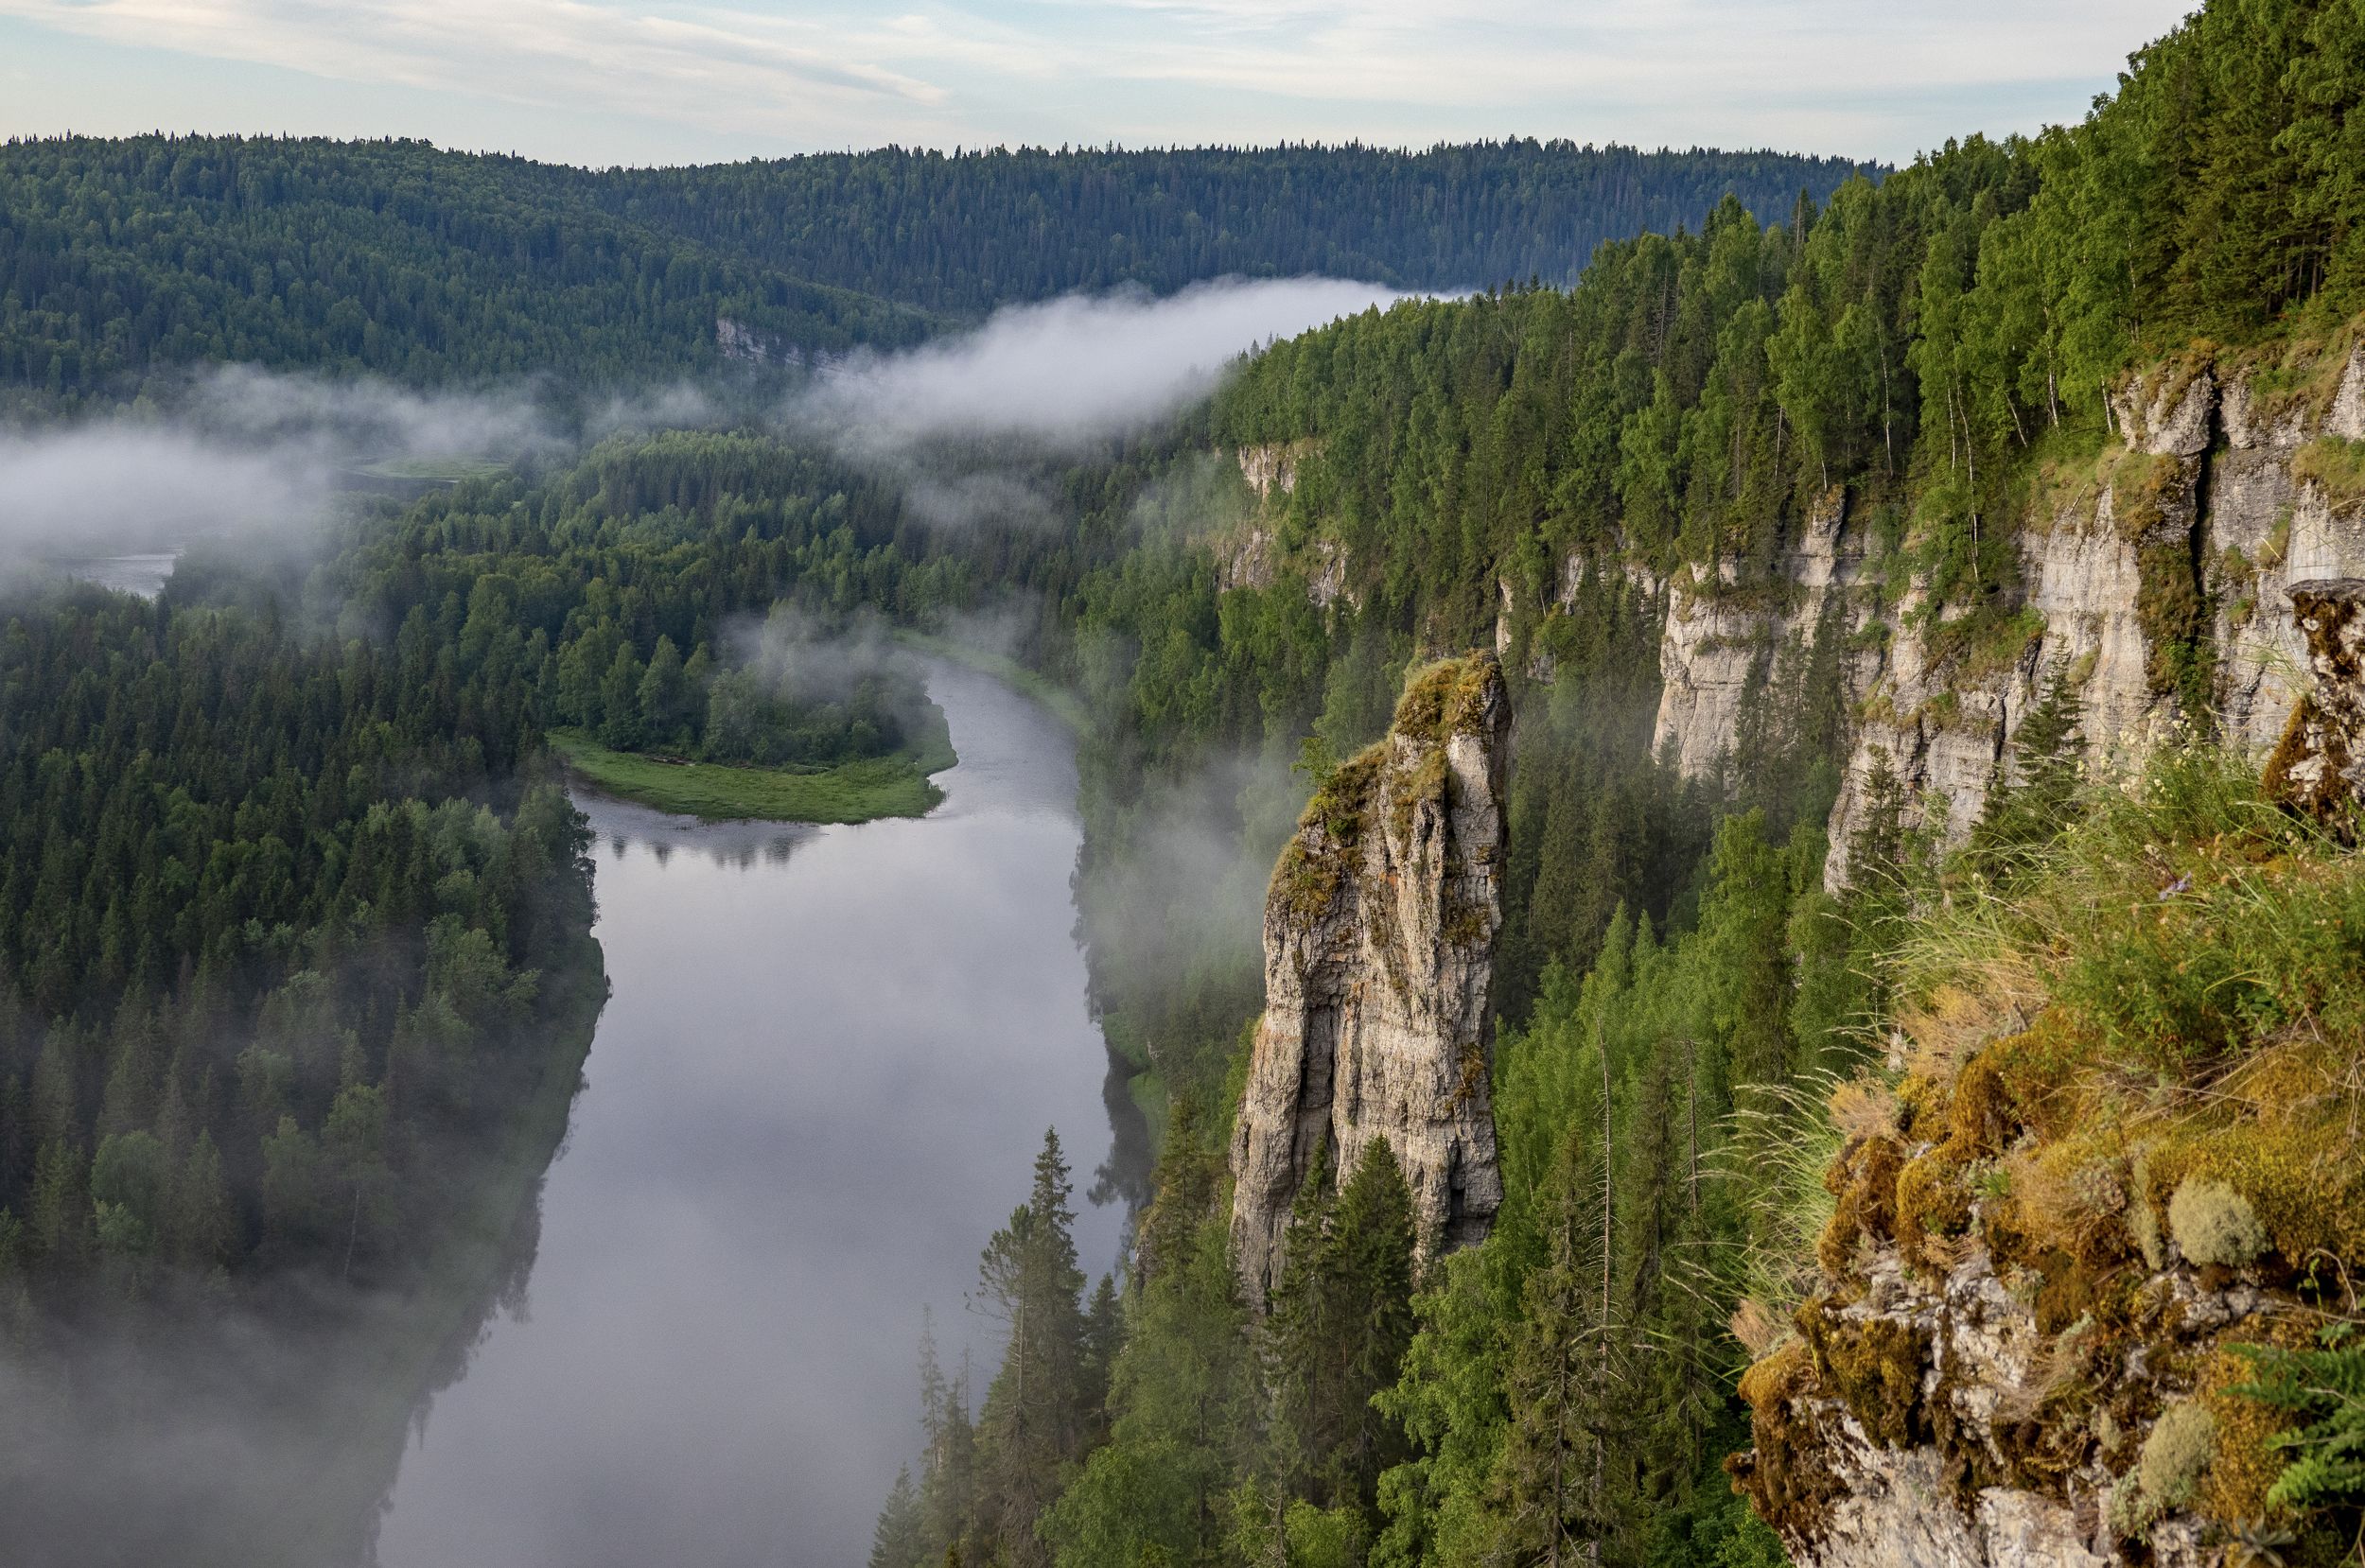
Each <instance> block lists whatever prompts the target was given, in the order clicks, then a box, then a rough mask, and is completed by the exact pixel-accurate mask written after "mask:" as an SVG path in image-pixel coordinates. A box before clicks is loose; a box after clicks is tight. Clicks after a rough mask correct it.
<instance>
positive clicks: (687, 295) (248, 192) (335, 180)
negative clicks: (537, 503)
mask: <svg viewBox="0 0 2365 1568" xmlns="http://www.w3.org/2000/svg"><path fill="white" fill-rule="evenodd" d="M554 176H555V171H552V170H551V169H549V168H547V167H545V166H540V165H534V164H529V163H526V162H525V161H523V160H521V159H516V158H500V157H474V156H464V155H460V154H454V153H446V152H439V151H437V150H436V149H435V148H431V147H429V146H428V145H426V144H425V143H420V142H349V143H348V142H326V141H283V140H269V139H258V140H246V139H242V138H236V137H186V138H181V137H158V136H144V137H132V138H130V139H126V140H121V141H108V140H99V139H94V138H87V137H69V138H62V139H59V140H52V141H28V142H12V143H10V144H9V146H8V147H7V148H4V149H0V381H5V382H9V383H14V384H18V385H22V386H26V387H29V388H32V389H34V390H36V391H40V392H47V393H50V394H52V395H57V396H65V397H72V396H76V395H80V394H104V395H114V396H128V395H130V394H131V392H135V391H136V390H137V389H138V387H139V385H140V383H141V381H142V379H143V378H144V377H147V376H149V375H153V374H154V373H157V372H159V371H166V370H169V369H171V368H173V367H180V366H188V365H197V364H207V363H219V362H224V361H228V362H235V363H250V364H260V365H269V366H275V367H284V366H291V365H303V366H318V367H323V368H326V369H330V370H336V371H374V372H377V373H378V374H380V375H394V376H400V377H404V378H406V379H411V380H420V381H447V380H452V379H455V378H472V379H484V378H488V377H495V376H506V377H518V376H525V375H531V374H555V375H564V376H568V377H571V378H579V379H583V380H589V381H593V382H601V381H605V382H611V383H613V382H620V381H622V380H625V379H627V378H633V379H641V378H648V377H656V376H663V375H674V374H680V373H683V372H689V371H699V370H704V371H713V370H715V369H717V368H718V367H721V366H723V365H724V364H726V363H727V359H728V354H727V350H729V349H734V348H735V349H737V350H738V351H739V352H741V353H742V354H745V355H755V356H759V357H761V356H762V355H766V354H769V355H774V356H780V355H785V354H791V353H813V352H830V351H839V350H843V349H846V348H848V347H850V346H851V345H853V344H855V343H859V342H874V343H888V344H891V343H902V342H909V341H912V340H914V339H916V338H918V337H920V335H921V334H922V333H923V332H924V331H926V330H927V326H928V323H927V322H926V320H925V318H923V317H921V316H920V315H919V314H917V313H916V312H912V311H907V310H902V309H899V308H897V307H895V306H893V305H886V304H885V303H883V302H881V301H879V300H876V299H872V298H867V297H865V296H862V295H858V294H854V293H850V292H848V291H845V290H842V289H833V288H824V287H817V286H815V285H814V284H811V283H808V282H806V281H804V280H802V279H800V278H797V277H795V276H790V275H785V274H782V273H781V272H780V271H777V270H773V269H772V268H769V267H766V266H763V265H760V264H757V263H754V262H751V261H749V260H747V259H746V258H745V257H744V256H741V255H738V254H735V253H729V252H723V251H717V250H714V249H712V248H710V247H707V246H703V245H700V244H698V243H696V242H695V241H692V240H690V239H686V238H684V237H683V236H681V235H677V234H669V233H666V232H663V231H661V230H657V229H653V228H650V227H648V226H646V225H643V224H639V223H633V222H629V221H624V220H621V219H618V218H612V217H610V216H609V215H607V214H606V213H604V212H603V211H602V210H601V209H600V208H598V207H597V206H595V205H593V204H591V203H590V202H588V201H587V200H583V199H582V198H581V197H580V196H579V195H577V194H576V193H575V192H573V191H572V190H571V189H569V183H568V182H567V181H565V180H563V179H560V178H556V177H554ZM723 322H731V323H735V325H736V327H738V328H740V329H744V330H743V331H741V332H738V333H734V332H732V331H731V329H730V328H727V327H723V326H722V325H721V324H720V323H723Z"/></svg>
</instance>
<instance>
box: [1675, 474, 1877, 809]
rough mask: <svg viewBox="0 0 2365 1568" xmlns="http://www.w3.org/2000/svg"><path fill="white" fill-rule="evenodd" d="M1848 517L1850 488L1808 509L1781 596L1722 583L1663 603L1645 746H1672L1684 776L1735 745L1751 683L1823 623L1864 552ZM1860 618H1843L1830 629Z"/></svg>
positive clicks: (1755, 685) (1787, 559) (1759, 681)
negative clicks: (1655, 689)
mask: <svg viewBox="0 0 2365 1568" xmlns="http://www.w3.org/2000/svg"><path fill="white" fill-rule="evenodd" d="M1846 523H1847V496H1846V493H1845V492H1844V491H1840V490H1836V489H1835V490H1833V491H1832V492H1831V494H1829V495H1828V496H1826V497H1823V498H1822V500H1821V501H1819V502H1818V503H1817V504H1816V505H1815V507H1814V508H1813V510H1812V511H1811V512H1810V513H1809V514H1807V517H1806V522H1805V526H1804V528H1803V529H1802V530H1801V531H1800V532H1799V536H1798V537H1797V538H1796V540H1794V541H1793V542H1792V545H1791V548H1790V549H1789V550H1788V551H1786V552H1785V553H1784V554H1783V556H1782V558H1781V559H1780V561H1779V562H1778V565H1777V577H1778V581H1779V582H1780V583H1781V584H1783V585H1784V587H1785V589H1786V590H1787V591H1785V592H1784V593H1783V594H1781V595H1780V596H1778V597H1776V596H1771V595H1768V594H1766V593H1764V592H1758V593H1754V594H1741V593H1735V592H1732V591H1730V589H1729V587H1728V585H1726V584H1721V583H1720V584H1713V585H1711V587H1710V589H1709V591H1708V592H1704V593H1702V592H1695V593H1691V594H1679V595H1678V596H1676V599H1675V601H1674V602H1673V603H1671V604H1670V605H1669V606H1668V611H1667V623H1666V631H1665V633H1664V636H1662V638H1661V640H1660V644H1659V673H1660V681H1661V685H1660V689H1659V704H1658V718H1657V721H1656V723H1655V726H1654V728H1653V732H1652V746H1653V749H1655V750H1656V751H1658V752H1660V753H1661V754H1664V755H1671V756H1673V758H1674V759H1675V765H1676V767H1677V768H1678V769H1680V770H1681V771H1682V772H1683V774H1684V775H1686V776H1687V777H1696V776H1698V775H1703V774H1706V773H1708V772H1711V771H1712V770H1713V769H1714V768H1715V766H1716V764H1717V761H1718V759H1719V758H1722V757H1723V756H1725V755H1726V753H1728V752H1730V751H1731V750H1732V749H1733V744H1734V741H1735V740H1736V738H1737V737H1738V735H1739V733H1740V729H1741V724H1742V712H1743V707H1744V706H1746V705H1747V703H1748V701H1749V699H1750V695H1751V693H1752V691H1753V690H1762V688H1763V687H1764V685H1765V683H1766V680H1767V677H1768V675H1769V673H1770V671H1771V670H1772V666H1773V663H1774V661H1775V660H1776V659H1777V658H1778V657H1780V656H1782V655H1783V654H1784V653H1792V654H1793V655H1794V656H1795V655H1796V652H1797V651H1798V650H1800V649H1802V648H1804V647H1805V646H1806V645H1808V644H1810V643H1812V642H1813V639H1814V638H1815V637H1816V636H1820V635H1824V634H1825V633H1826V631H1827V626H1826V622H1825V611H1826V609H1827V608H1830V607H1833V603H1834V601H1835V599H1837V598H1839V597H1841V596H1844V595H1846V594H1847V592H1848V589H1849V588H1850V587H1851V586H1852V585H1853V584H1854V583H1855V580H1856V575H1857V568H1858V567H1859V566H1860V565H1861V564H1862V560H1863V554H1862V551H1861V549H1858V548H1857V547H1856V545H1855V542H1854V541H1851V540H1848V539H1847V538H1846V537H1845V533H1846ZM1649 586H1652V587H1655V584H1651V585H1649ZM1646 591H1648V588H1646ZM1861 623H1862V621H1861V618H1860V617H1859V618H1854V619H1848V618H1842V623H1841V624H1840V625H1838V627H1837V634H1838V635H1842V636H1845V635H1847V634H1849V633H1852V632H1854V631H1855V630H1856V629H1857V628H1858V626H1860V625H1861Z"/></svg>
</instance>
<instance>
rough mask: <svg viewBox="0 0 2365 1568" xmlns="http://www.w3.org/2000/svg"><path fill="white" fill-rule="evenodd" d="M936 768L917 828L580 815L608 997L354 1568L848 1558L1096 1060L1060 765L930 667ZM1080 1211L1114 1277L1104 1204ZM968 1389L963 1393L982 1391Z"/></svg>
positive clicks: (1058, 740) (1081, 1159)
mask: <svg viewBox="0 0 2365 1568" xmlns="http://www.w3.org/2000/svg"><path fill="white" fill-rule="evenodd" d="M931 685H932V687H933V688H935V689H936V691H937V696H938V698H939V700H940V701H942V702H943V703H944V704H945V706H946V709H947V712H948V714H949V716H950V718H951V720H952V724H953V739H954V743H955V747H956V749H957V750H958V751H959V753H960V756H961V763H960V766H959V767H958V768H956V769H955V770H954V771H953V772H952V773H950V774H948V775H943V777H942V779H941V782H943V784H944V785H945V787H946V790H947V800H946V803H945V805H944V806H943V807H942V808H941V809H940V810H938V811H937V813H936V814H934V815H932V816H931V817H929V818H927V819H924V820H921V821H901V822H881V823H872V824H869V825H867V826H864V827H861V828H819V829H814V828H803V829H787V830H783V829H781V828H778V827H769V826H762V825H745V824H743V825H729V826H722V827H709V828H700V827H696V826H694V825H691V824H687V823H684V822H682V821H680V820H679V819H674V818H669V817H666V816H663V815H661V814H659V813H656V812H651V811H647V810H641V809H639V808H636V807H631V806H622V805H618V804H616V803H612V802H606V801H596V802H594V801H587V802H586V805H587V808H588V809H589V810H590V812H591V816H592V820H593V823H594V826H595V828H597V830H598V833H599V835H600V849H599V859H598V866H599V873H598V875H599V881H598V891H599V896H600V910H601V915H600V924H599V928H598V934H599V936H600V940H601V943H602V945H603V948H604V951H605V954H606V963H607V968H608V973H609V976H610V978H611V980H612V982H613V984H614V992H613V995H612V997H611V999H610V1002H609V1004H608V1008H607V1011H606V1012H605V1013H604V1015H603V1017H602V1019H601V1023H600V1032H599V1036H598V1037H597V1040H596V1042H595V1044H594V1045H593V1048H592V1052H591V1057H590V1061H589V1063H588V1065H587V1070H586V1073H587V1087H586V1089H585V1090H584V1092H583V1094H582V1095H581V1096H580V1097H579V1098H578V1100H577V1102H576V1105H575V1112H574V1118H573V1124H572V1127H571V1130H570V1133H569V1143H568V1147H567V1149H566V1151H565V1153H564V1154H563V1155H562V1156H561V1157H560V1159H558V1160H557V1161H556V1162H555V1163H554V1164H553V1165H552V1169H551V1172H550V1175H549V1178H548V1183H547V1187H546V1191H545V1194H544V1201H543V1204H542V1207H541V1213H540V1227H541V1228H540V1246H539V1249H538V1256H537V1259H536V1262H535V1263H534V1273H533V1280H532V1286H531V1289H532V1300H533V1305H534V1312H533V1315H532V1316H531V1317H530V1318H512V1319H507V1320H502V1321H499V1322H497V1323H496V1324H495V1325H494V1326H493V1327H492V1329H491V1330H490V1332H489V1333H487V1335H486V1336H485V1339H484V1342H483V1344H482V1346H481V1347H480V1348H479V1349H478V1350H477V1352H476V1355H475V1357H474V1360H473V1361H472V1363H471V1364H470V1365H469V1367H468V1369H467V1373H466V1376H465V1377H464V1379H463V1380H462V1381H461V1382H460V1383H458V1384H457V1385H455V1386H453V1387H452V1388H450V1389H449V1390H448V1391H447V1392H446V1393H445V1394H444V1395H443V1396H441V1397H440V1398H439V1399H438V1400H437V1401H436V1402H435V1404H434V1407H433V1409H432V1411H431V1412H429V1415H428V1418H427V1420H426V1421H425V1427H424V1435H423V1437H421V1439H420V1440H419V1441H418V1442H417V1443H416V1444H415V1445H414V1446H413V1448H412V1451H411V1453H410V1454H409V1455H407V1456H406V1458H405V1460H404V1462H403V1469H402V1473H401V1476H400V1479H399V1480H398V1482H397V1483H396V1485H395V1487H394V1491H393V1494H392V1497H391V1500H390V1505H389V1511H388V1514H387V1517H386V1520H385V1524H384V1526H383V1529H382V1531H381V1534H380V1537H379V1542H378V1550H379V1554H380V1558H381V1560H382V1561H383V1562H384V1563H385V1564H386V1565H387V1568H429V1565H434V1568H469V1565H473V1564H486V1565H491V1564H500V1565H503V1568H538V1565H546V1564H547V1565H557V1564H567V1565H569V1568H602V1565H605V1564H617V1565H620V1568H621V1565H624V1564H632V1565H636V1568H637V1565H640V1564H646V1563H653V1562H683V1563H699V1564H736V1563H748V1564H755V1563H764V1564H799V1563H808V1562H810V1563H815V1564H820V1563H831V1564H843V1563H847V1562H853V1561H859V1560H860V1559H862V1557H863V1555H864V1552H865V1550H866V1549H867V1541H868V1536H869V1529H870V1524H871V1520H872V1518H873V1515H874V1514H875V1511H876V1509H877V1507H878V1504H879V1501H880V1499H881V1497H882V1496H883V1494H884V1492H885V1488H886V1485H887V1484H888V1482H890V1481H891V1480H892V1479H893V1477H894V1474H895V1470H896V1467H897V1466H898V1464H900V1463H902V1462H903V1461H904V1460H905V1459H907V1458H909V1457H910V1456H911V1455H912V1454H913V1451H914V1449H915V1447H916V1438H917V1430H916V1429H917V1413H918V1412H917V1394H916V1390H915V1387H914V1369H913V1343H914V1341H915V1339H916V1338H917V1336H918V1333H919V1329H920V1313H921V1310H922V1308H923V1307H925V1306H930V1305H933V1306H934V1308H935V1310H936V1317H937V1333H938V1336H939V1339H940V1341H942V1342H944V1344H943V1348H944V1351H945V1353H946V1355H947V1357H948V1359H957V1358H958V1357H959V1355H960V1354H961V1353H962V1352H963V1351H964V1350H966V1351H968V1352H969V1353H971V1354H972V1355H974V1356H975V1357H976V1358H977V1359H978V1364H979V1366H980V1368H981V1369H982V1368H986V1367H990V1361H991V1356H992V1354H993V1351H994V1350H995V1348H996V1347H995V1344H994V1340H993V1334H992V1327H993V1326H992V1325H990V1324H989V1323H986V1322H984V1321H982V1320H980V1319H978V1318H976V1317H974V1316H973V1315H970V1314H967V1313H965V1312H963V1311H962V1310H961V1307H962V1304H963V1300H964V1297H965V1293H966V1291H967V1289H968V1288H969V1287H970V1286H971V1285H972V1283H973V1281H974V1279H975V1260H976V1257H977V1250H978V1248H979V1246H981V1245H982V1244H983V1242H984V1240H985V1238H986V1236H987V1235H988V1234H989V1232H990V1230H991V1229H992V1228H993V1227H994V1226H996V1225H998V1224H1000V1223H1002V1222H1003V1221H1004V1220H1006V1219H1007V1217H1008V1214H1009V1211H1010V1209H1011V1207H1012V1206H1013V1205H1014V1204H1015V1203H1017V1202H1018V1201H1019V1200H1020V1199H1022V1198H1023V1197H1024V1195H1025V1189H1026V1184H1027V1178H1028V1165H1029V1162H1030V1161H1031V1159H1032V1157H1033V1155H1034V1152H1035V1149H1036V1147H1037V1146H1038V1144H1039V1143H1040V1141H1041V1139H1042V1130H1043V1128H1044V1126H1045V1125H1046V1124H1053V1125H1056V1126H1057V1127H1058V1128H1059V1130H1060V1135H1061V1137H1062V1139H1063V1140H1064V1141H1065V1142H1066V1145H1067V1149H1068V1156H1069V1159H1070V1162H1071V1164H1072V1165H1074V1166H1075V1167H1076V1170H1077V1186H1078V1188H1079V1191H1080V1190H1081V1189H1082V1188H1084V1187H1086V1186H1089V1185H1091V1184H1092V1180H1093V1176H1092V1173H1093V1171H1094V1169H1095V1165H1098V1164H1102V1163H1105V1161H1104V1160H1103V1154H1104V1151H1106V1150H1108V1149H1109V1147H1110V1122H1109V1119H1108V1108H1107V1107H1105V1106H1104V1104H1103V1099H1102V1093H1101V1090H1102V1088H1103V1079H1104V1077H1105V1073H1106V1069H1107V1055H1106V1053H1105V1049H1104V1047H1103V1045H1102V1043H1101V1041H1100V1039H1099V1037H1098V1033H1097V1031H1096V1030H1095V1027H1094V1025H1093V1023H1092V1020H1091V1019H1090V1017H1089V1016H1088V1012H1087V1009H1086V1006H1085V999H1084V966H1083V959H1082V955H1081V954H1080V953H1079V952H1078V951H1077V948H1076V946H1075V943H1074V939H1073V936H1072V934H1071V932H1072V929H1073V926H1074V922H1075V910H1074V906H1073V903H1072V901H1071V898H1070V895H1069V887H1068V878H1069V874H1070V871H1071V868H1072V867H1073V864H1074V862H1075V855H1076V848H1077V824H1076V821H1075V817H1074V812H1073V801H1074V795H1075V775H1074V764H1073V760H1072V758H1071V756H1070V752H1069V748H1068V743H1067V738H1066V735H1065V733H1064V732H1063V731H1061V730H1060V728H1059V727H1058V726H1057V724H1056V723H1053V722H1052V721H1051V720H1050V719H1048V718H1047V717H1046V716H1044V715H1043V714H1042V713H1041V712H1039V711H1038V710H1036V709H1035V708H1033V707H1031V706H1028V705H1026V704H1025V703H1024V702H1022V701H1020V700H1019V699H1017V698H1015V697H1013V696H1011V695H1010V694H1009V693H1008V692H1007V691H1005V690H1004V689H1003V688H1000V687H998V686H996V685H994V684H993V683H991V682H990V681H988V680H986V679H984V678H983V677H980V676H977V675H974V674H972V673H970V672H968V671H960V670H956V669H952V668H941V669H936V670H932V671H931ZM1079 1208H1082V1209H1083V1211H1084V1212H1083V1214H1082V1217H1081V1219H1080V1221H1079V1226H1078V1231H1079V1235H1078V1241H1079V1246H1080V1247H1081V1250H1082V1252H1083V1255H1084V1257H1085V1259H1086V1261H1087V1263H1089V1264H1091V1265H1092V1266H1095V1267H1096V1268H1097V1267H1107V1266H1109V1265H1110V1264H1111V1263H1113V1262H1114V1261H1115V1258H1116V1254H1117V1248H1118V1241H1119V1235H1120V1231H1121V1228H1122V1225H1123V1215H1122V1207H1121V1205H1116V1204H1111V1205H1108V1206H1105V1207H1100V1208H1093V1207H1090V1206H1086V1205H1082V1204H1080V1203H1079ZM981 1376H982V1370H981Z"/></svg>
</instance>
